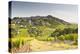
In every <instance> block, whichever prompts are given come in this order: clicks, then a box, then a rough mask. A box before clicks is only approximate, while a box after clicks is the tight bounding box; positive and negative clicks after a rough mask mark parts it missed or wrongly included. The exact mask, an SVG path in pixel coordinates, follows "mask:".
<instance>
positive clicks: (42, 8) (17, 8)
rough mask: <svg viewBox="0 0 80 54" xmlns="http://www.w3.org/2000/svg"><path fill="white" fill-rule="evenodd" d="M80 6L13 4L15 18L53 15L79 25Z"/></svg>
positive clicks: (16, 2) (15, 2)
mask: <svg viewBox="0 0 80 54" xmlns="http://www.w3.org/2000/svg"><path fill="white" fill-rule="evenodd" d="M77 13H78V6H77V5H70V4H54V3H53V4H49V3H32V2H18V1H14V2H12V18H13V17H30V16H37V15H39V16H47V15H52V16H55V17H58V18H60V19H63V20H65V21H67V22H71V23H78V16H77V15H78V14H77Z"/></svg>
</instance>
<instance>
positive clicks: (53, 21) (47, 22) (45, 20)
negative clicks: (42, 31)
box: [11, 15, 70, 27]
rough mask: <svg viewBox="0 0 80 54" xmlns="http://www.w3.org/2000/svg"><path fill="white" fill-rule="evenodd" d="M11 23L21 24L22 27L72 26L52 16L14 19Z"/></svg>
mask: <svg viewBox="0 0 80 54" xmlns="http://www.w3.org/2000/svg"><path fill="white" fill-rule="evenodd" d="M11 23H14V24H20V25H23V26H25V25H31V26H48V27H56V26H58V25H70V23H69V22H66V21H64V20H62V19H59V18H57V17H53V16H51V15H48V16H32V17H14V18H13V19H11Z"/></svg>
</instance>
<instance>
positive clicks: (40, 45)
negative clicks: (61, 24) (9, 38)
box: [13, 39, 77, 52]
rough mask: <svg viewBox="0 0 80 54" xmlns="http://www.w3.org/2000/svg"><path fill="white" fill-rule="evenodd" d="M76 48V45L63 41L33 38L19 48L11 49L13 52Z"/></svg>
mask: <svg viewBox="0 0 80 54" xmlns="http://www.w3.org/2000/svg"><path fill="white" fill-rule="evenodd" d="M75 48H77V46H76V45H69V44H64V43H63V42H60V43H56V42H54V43H51V42H47V41H38V40H36V39H33V40H32V41H30V44H28V43H27V44H25V45H23V46H21V47H20V48H15V49H13V52H32V51H52V50H68V49H75Z"/></svg>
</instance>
